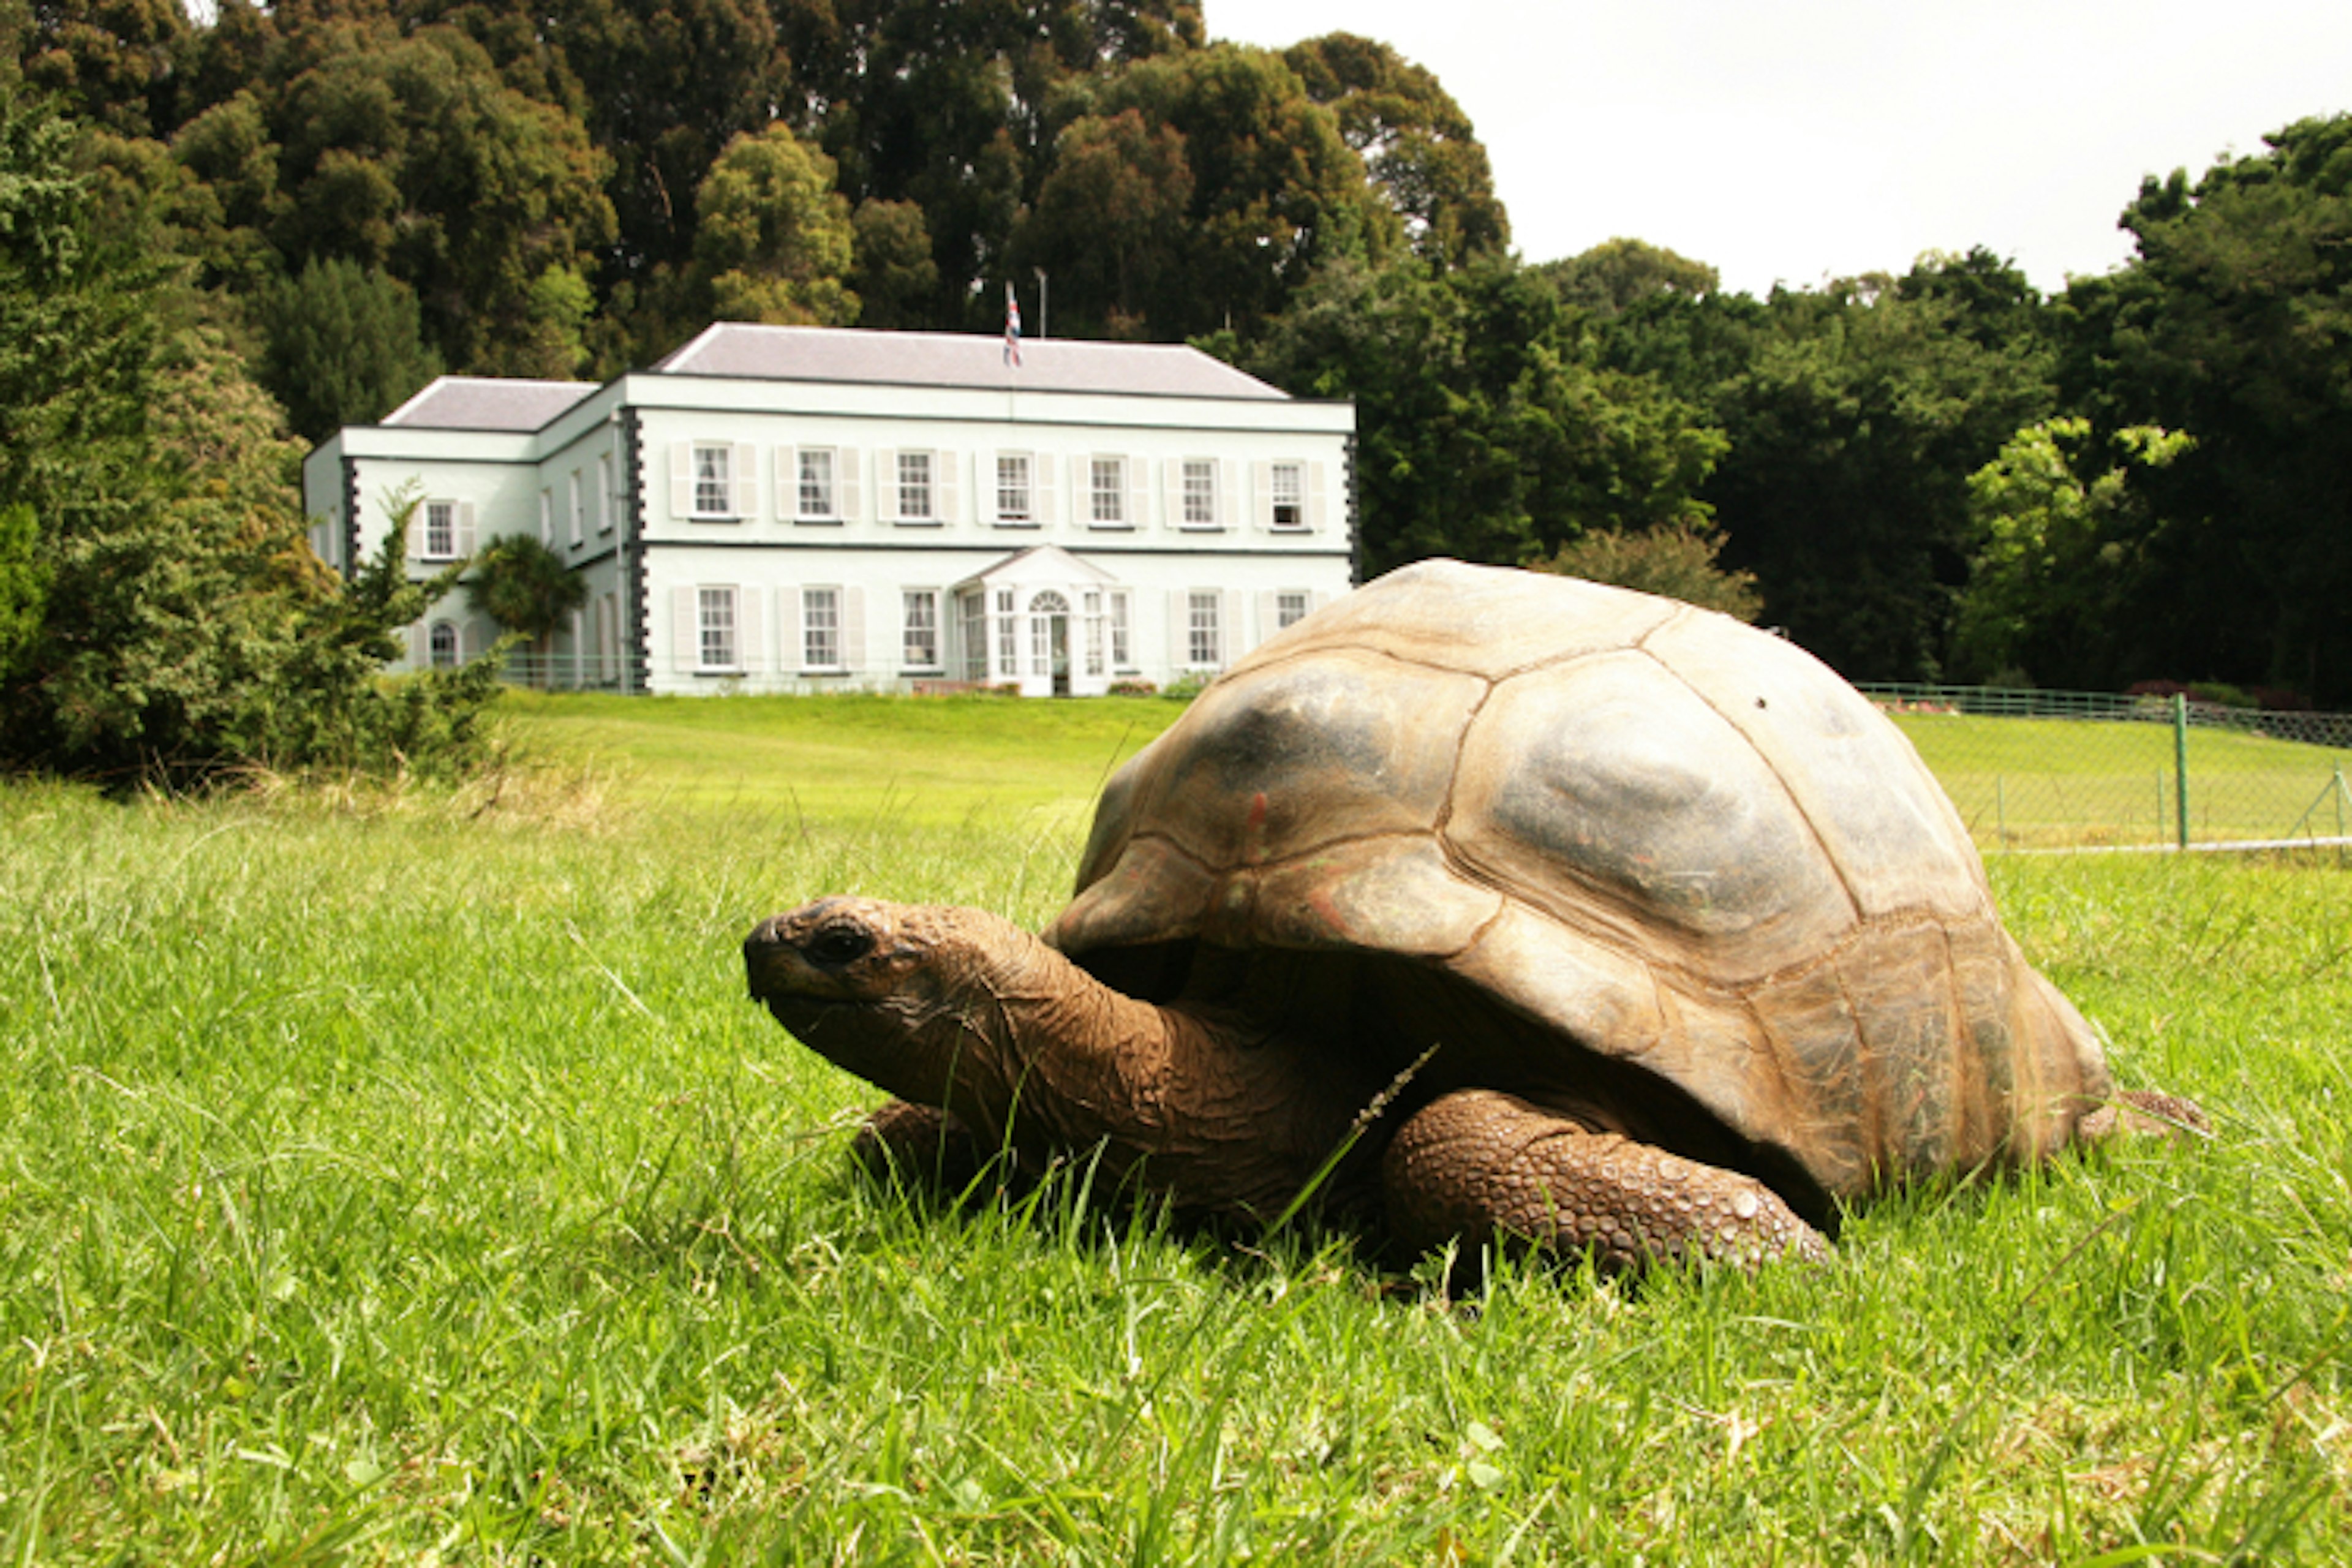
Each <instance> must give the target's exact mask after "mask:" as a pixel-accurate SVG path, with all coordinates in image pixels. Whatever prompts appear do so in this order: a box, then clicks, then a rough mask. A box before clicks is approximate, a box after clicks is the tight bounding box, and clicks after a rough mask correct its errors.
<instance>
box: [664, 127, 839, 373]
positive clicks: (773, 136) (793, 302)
mask: <svg viewBox="0 0 2352 1568" xmlns="http://www.w3.org/2000/svg"><path fill="white" fill-rule="evenodd" d="M833 180H834V166H833V160H832V159H830V158H828V157H826V156H825V155H824V153H819V152H816V151H815V150H814V149H813V148H811V147H809V146H808V145H807V144H805V143H804V142H802V141H801V140H800V138H798V137H797V136H794V135H793V132H792V130H791V128H790V127H789V126H786V125H784V124H783V123H782V122H781V121H779V122H778V123H776V124H773V125H771V126H769V127H768V128H767V129H766V130H765V131H762V132H760V133H759V134H758V135H756V136H751V135H744V136H738V137H737V138H735V140H734V141H733V142H730V143H728V146H727V150H726V151H725V152H724V153H720V154H719V161H718V163H715V164H713V165H712V166H711V170H710V174H709V177H707V178H706V179H704V181H703V182H702V188H701V189H700V190H699V191H698V192H697V193H696V194H695V205H696V208H697V210H698V211H699V212H700V214H701V226H700V228H699V229H698V230H697V232H696V234H695V237H694V259H695V268H696V270H697V273H698V276H699V277H700V278H701V279H702V280H703V281H704V284H705V286H706V287H707V288H708V289H709V291H710V296H711V305H712V309H713V310H714V312H715V313H716V314H717V315H718V316H719V318H720V319H721V320H724V321H769V322H773V323H776V324H779V325H787V326H796V325H797V326H806V325H815V326H839V325H842V324H843V323H845V322H847V321H854V320H856V315H857V297H856V295H855V294H853V293H851V292H850V291H849V289H848V288H847V287H846V285H845V282H844V279H845V276H846V275H847V273H848V272H849V270H850V264H851V257H852V253H853V240H854V235H855V229H854V227H853V226H852V224H851V222H850V215H849V203H848V202H847V201H846V200H845V198H844V197H843V196H842V195H841V194H840V193H839V192H838V191H836V190H835V189H834V188H833Z"/></svg>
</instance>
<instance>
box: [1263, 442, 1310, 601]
mask: <svg viewBox="0 0 2352 1568" xmlns="http://www.w3.org/2000/svg"><path fill="white" fill-rule="evenodd" d="M1272 479H1273V482H1272V484H1271V485H1270V486H1268V489H1270V490H1271V491H1272V492H1273V501H1274V526H1275V527H1276V528H1305V527H1306V526H1307V470H1306V468H1304V466H1302V465H1300V464H1297V463H1276V464H1275V465H1274V468H1273V470H1272ZM1283 624H1284V625H1285V626H1287V625H1289V623H1288V622H1287V621H1286V622H1284V623H1283Z"/></svg>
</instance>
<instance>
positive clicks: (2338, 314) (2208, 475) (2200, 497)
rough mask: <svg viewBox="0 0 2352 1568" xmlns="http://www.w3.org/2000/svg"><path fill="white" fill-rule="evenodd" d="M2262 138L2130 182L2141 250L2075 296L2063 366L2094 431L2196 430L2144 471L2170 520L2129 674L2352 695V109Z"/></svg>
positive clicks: (2152, 551)
mask: <svg viewBox="0 0 2352 1568" xmlns="http://www.w3.org/2000/svg"><path fill="white" fill-rule="evenodd" d="M2266 140H2267V142H2268V146H2267V148H2266V149H2265V150H2264V151H2263V152H2261V153H2253V154H2250V155H2247V156H2244V157H2240V158H2232V159H2228V160H2225V161H2223V162H2221V163H2217V164H2215V165H2214V166H2213V167H2212V168H2210V169H2209V170H2208V171H2206V173H2205V174H2203V175H2202V176H2200V178H2199V179H2198V180H2196V181H2195V182H2194V184H2191V182H2190V181H2189V178H2188V176H2187V175H2186V174H2183V173H2178V172H2176V173H2175V174H2173V175H2172V176H2171V177H2170V178H2168V179H2165V180H2155V179H2151V180H2149V181H2147V183H2146V184H2144V185H2143V186H2142V187H2141V190H2140V194H2139V196H2138V199H2137V200H2136V201H2135V202H2134V203H2133V204H2132V205H2130V206H2129V207H2128V208H2127V209H2126V211H2125V213H2124V215H2123V223H2124V226H2126V228H2128V229H2130V230H2131V232H2132V233H2133V235H2134V236H2135V237H2137V250H2138V254H2137V258H2135V260H2134V261H2133V262H2132V263H2131V265H2130V266H2128V267H2126V268H2124V269H2122V270H2121V271H2120V272H2118V273H2116V274H2112V275H2110V276H2108V277H2105V278H2098V279H2081V280H2077V281H2076V282H2075V283H2074V285H2073V286H2072V287H2070V288H2069V289H2068V291H2067V295H2066V299H2065V301H2064V304H2065V312H2064V321H2065V326H2066V328H2067V332H2066V338H2067V343H2068V348H2067V352H2066V359H2065V368H2064V371H2063V382H2064V384H2065V389H2066V392H2067V394H2068V396H2069V399H2070V401H2071V402H2072V404H2073V405H2074V407H2075V408H2077V409H2078V410H2079V411H2081V412H2083V413H2084V414H2085V415H2087V416H2089V417H2090V418H2091V420H2092V422H2093V424H2094V426H2095V428H2096V429H2098V430H2100V431H2103V432H2104V431H2114V430H2118V429H2121V428H2123V427H2126V426H2133V425H2156V426H2163V427H2165V428H2168V429H2187V430H2193V431H2194V432H2196V435H2197V447H2196V448H2195V449H2194V450H2193V451H2190V452H2188V453H2185V454H2183V455H2182V456H2181V457H2180V458H2179V460H2177V461H2175V462H2173V463H2172V464H2170V465H2169V466H2168V467H2167V468H2163V469H2161V470H2158V471H2152V472H2149V473H2147V474H2146V475H2144V476H2137V477H2136V486H2137V487H2140V488H2144V489H2145V492H2146V494H2147V498H2148V500H2149V503H2150V505H2151V506H2152V508H2153V509H2154V510H2155V512H2156V514H2157V516H2158V518H2159V519H2160V520H2161V522H2162V526H2161V527H2160V528H2159V529H2158V530H2157V531H2155V532H2154V533H2153V534H2152V535H2151V537H2150V539H2149V541H2148V545H2147V549H2148V561H2147V573H2146V574H2145V575H2144V576H2143V578H2142V588H2141V591H2140V592H2139V593H2138V594H2137V595H2135V596H2134V600H2133V612H2132V619H2133V621H2134V622H2135V623H2136V624H2137V625H2140V626H2146V627H2147V628H2150V629H2151V630H2152V631H2154V632H2155V633H2156V634H2158V636H2157V638H2156V640H2154V641H2152V642H2151V643H2148V644H2144V645H2141V646H2139V647H2137V648H2135V649H2133V650H2132V652H2131V654H2130V656H2129V658H2128V661H2127V662H2128V663H2129V664H2131V665H2132V666H2134V667H2135V672H2136V673H2137V674H2139V675H2153V674H2170V673H2173V672H2176V671H2190V670H2193V671H2195V672H2197V673H2198V674H2200V675H2211V676H2214V677H2217V678H2219V679H2227V680H2231V681H2235V682H2237V683H2239V684H2242V685H2252V684H2256V683H2263V684H2269V685H2273V686H2281V687H2292V688H2295V689H2301V690H2303V691H2305V692H2306V693H2308V694H2309V695H2310V696H2312V697H2313V698H2315V699H2317V700H2323V701H2326V702H2328V703H2331V704H2347V705H2352V355H2347V344H2352V115H2339V116H2336V117H2333V118H2328V119H2315V120H2305V121H2298V122H2296V123H2295V124H2293V125H2290V126H2287V127H2285V128H2284V130H2281V131H2279V132H2276V133H2274V134H2273V135H2272V136H2270V137H2268V138H2267V139H2266Z"/></svg>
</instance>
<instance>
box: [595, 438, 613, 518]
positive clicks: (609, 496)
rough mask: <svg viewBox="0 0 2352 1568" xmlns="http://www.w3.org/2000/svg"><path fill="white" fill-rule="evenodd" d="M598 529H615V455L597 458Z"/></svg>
mask: <svg viewBox="0 0 2352 1568" xmlns="http://www.w3.org/2000/svg"><path fill="white" fill-rule="evenodd" d="M596 531H597V532H599V533H610V532H612V531H613V455H612V454H611V453H609V452H607V453H606V454H605V455H604V456H603V457H601V458H597V459H596Z"/></svg>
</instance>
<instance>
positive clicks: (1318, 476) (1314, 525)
mask: <svg viewBox="0 0 2352 1568" xmlns="http://www.w3.org/2000/svg"><path fill="white" fill-rule="evenodd" d="M1307 527H1309V528H1311V529H1313V530H1315V531H1317V532H1318V533H1320V532H1321V531H1323V465H1322V464H1321V463H1309V464H1307Z"/></svg>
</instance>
